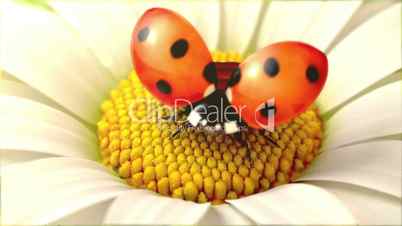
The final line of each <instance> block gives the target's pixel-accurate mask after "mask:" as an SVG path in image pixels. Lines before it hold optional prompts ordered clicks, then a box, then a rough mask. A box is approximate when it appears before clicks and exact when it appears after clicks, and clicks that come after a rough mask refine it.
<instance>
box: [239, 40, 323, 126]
mask: <svg viewBox="0 0 402 226" xmlns="http://www.w3.org/2000/svg"><path fill="white" fill-rule="evenodd" d="M239 67H240V79H238V78H237V79H236V81H237V83H235V84H234V85H233V87H232V88H231V91H232V104H233V105H234V106H235V107H236V108H237V109H242V110H239V112H240V114H241V115H240V116H241V117H242V119H243V120H244V121H245V122H246V123H247V124H248V125H249V126H251V127H254V128H263V126H262V125H267V122H268V119H267V116H266V112H267V109H265V110H260V109H261V108H263V107H264V106H269V108H268V109H273V107H272V104H268V105H265V103H267V102H269V101H270V100H273V99H272V98H274V100H275V123H276V124H278V123H281V122H286V121H288V120H290V119H292V118H293V117H295V116H297V115H298V114H300V113H301V112H303V111H305V110H306V109H307V108H308V107H309V106H310V105H311V104H312V103H313V101H314V100H315V99H316V98H317V96H318V94H319V93H320V91H321V89H322V88H323V86H324V84H325V81H326V79H327V72H328V61H327V57H326V56H325V54H324V53H322V52H321V51H320V50H318V49H316V48H314V47H312V46H310V45H308V44H305V43H301V42H280V43H275V44H272V45H269V46H267V47H265V48H263V49H261V50H259V51H258V52H256V53H255V54H253V55H251V56H250V57H248V58H247V59H246V60H245V61H244V62H243V63H241V64H240V66H239ZM271 112H272V111H271Z"/></svg>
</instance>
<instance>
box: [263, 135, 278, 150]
mask: <svg viewBox="0 0 402 226" xmlns="http://www.w3.org/2000/svg"><path fill="white" fill-rule="evenodd" d="M266 138H267V140H268V142H269V143H270V144H272V145H273V146H276V147H279V148H280V146H279V145H278V143H276V142H275V141H274V140H273V139H272V137H271V134H270V133H269V136H266Z"/></svg>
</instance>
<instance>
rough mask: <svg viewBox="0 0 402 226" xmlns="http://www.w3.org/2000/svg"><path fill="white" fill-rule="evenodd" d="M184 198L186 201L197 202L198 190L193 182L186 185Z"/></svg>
mask: <svg viewBox="0 0 402 226" xmlns="http://www.w3.org/2000/svg"><path fill="white" fill-rule="evenodd" d="M184 198H185V199H186V200H190V201H195V200H197V198H198V188H197V186H196V185H195V184H194V182H192V181H188V182H186V184H185V185H184Z"/></svg>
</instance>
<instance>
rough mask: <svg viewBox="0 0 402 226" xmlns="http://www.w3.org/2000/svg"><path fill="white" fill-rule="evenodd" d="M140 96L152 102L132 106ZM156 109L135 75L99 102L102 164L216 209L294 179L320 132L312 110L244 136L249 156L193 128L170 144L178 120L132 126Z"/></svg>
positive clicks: (221, 56)
mask: <svg viewBox="0 0 402 226" xmlns="http://www.w3.org/2000/svg"><path fill="white" fill-rule="evenodd" d="M213 59H214V61H215V62H228V61H236V62H240V61H241V56H240V55H239V54H236V53H223V52H215V53H214V54H213ZM144 98H145V99H146V100H149V102H150V103H145V102H144V101H136V100H138V99H141V100H143V99H144ZM161 106H162V105H161V104H160V103H159V102H158V101H156V99H154V98H153V97H152V95H151V94H150V93H148V92H147V91H146V89H145V88H144V87H143V86H142V85H141V83H140V81H139V80H138V78H137V76H136V74H135V73H134V72H133V73H132V74H131V75H130V76H129V78H128V79H127V80H122V81H121V82H120V84H119V86H118V87H117V88H115V89H113V90H112V91H111V92H110V98H109V99H108V100H105V101H104V102H103V103H102V106H101V110H102V119H101V120H100V121H99V122H98V138H99V142H100V149H101V155H102V162H103V164H104V165H106V166H108V167H110V168H112V169H113V170H115V171H116V172H117V173H118V175H119V176H120V177H121V178H124V179H125V180H126V181H127V183H128V184H130V185H132V186H133V187H135V188H144V189H149V190H152V191H155V192H158V193H160V194H161V195H164V196H171V197H173V198H179V199H185V200H191V201H195V202H198V203H204V202H212V203H214V204H219V203H223V202H224V200H226V199H237V198H240V197H243V196H247V195H251V194H254V193H258V192H263V191H266V190H268V189H270V188H272V187H275V186H278V185H281V184H285V183H289V182H292V181H293V180H295V179H296V178H297V177H298V175H300V173H301V172H302V171H303V170H304V169H305V168H306V167H307V165H308V164H309V163H310V162H311V161H312V160H313V159H314V157H315V156H316V155H317V154H318V152H319V149H320V144H321V139H322V134H323V126H322V122H321V120H320V118H319V114H318V109H317V108H316V107H311V108H310V109H308V110H307V111H306V112H304V113H302V114H301V115H299V116H298V117H297V118H295V119H293V120H292V121H291V122H289V123H286V124H281V125H279V126H278V127H277V128H276V129H275V132H273V133H268V132H266V131H263V130H255V129H250V130H249V131H248V132H244V133H245V137H246V139H247V140H248V141H249V143H250V144H251V150H250V158H249V156H248V155H247V149H246V147H244V146H242V145H241V144H240V143H238V142H237V141H235V140H234V139H233V138H232V137H231V136H230V135H224V134H221V133H211V132H205V131H200V130H192V131H185V132H183V133H182V134H181V135H180V136H176V137H174V138H172V137H171V134H172V133H174V131H176V129H177V127H178V124H177V123H176V122H173V121H164V122H162V123H161V122H149V121H146V120H144V122H141V120H135V121H134V120H132V115H131V114H135V118H136V119H142V118H145V117H147V112H149V110H151V111H152V112H154V113H157V112H158V111H160V109H159V110H152V109H158V107H161ZM160 113H166V112H165V111H163V110H162V111H161V112H160ZM268 136H270V137H271V139H273V140H274V141H275V142H276V143H277V144H278V146H279V147H278V146H274V145H272V144H271V143H269V142H268V139H267V137H268Z"/></svg>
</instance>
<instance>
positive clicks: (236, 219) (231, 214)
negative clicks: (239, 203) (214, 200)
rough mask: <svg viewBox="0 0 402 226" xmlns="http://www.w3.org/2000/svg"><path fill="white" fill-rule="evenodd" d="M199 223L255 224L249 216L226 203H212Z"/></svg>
mask: <svg viewBox="0 0 402 226" xmlns="http://www.w3.org/2000/svg"><path fill="white" fill-rule="evenodd" d="M198 224H199V225H255V222H253V221H252V220H251V219H250V218H248V217H247V216H246V215H244V214H243V213H241V212H240V211H239V210H237V209H235V208H233V206H231V205H228V204H222V205H213V206H211V207H210V208H209V210H208V212H207V213H206V214H205V216H204V217H203V218H202V219H201V221H200V222H198Z"/></svg>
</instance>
